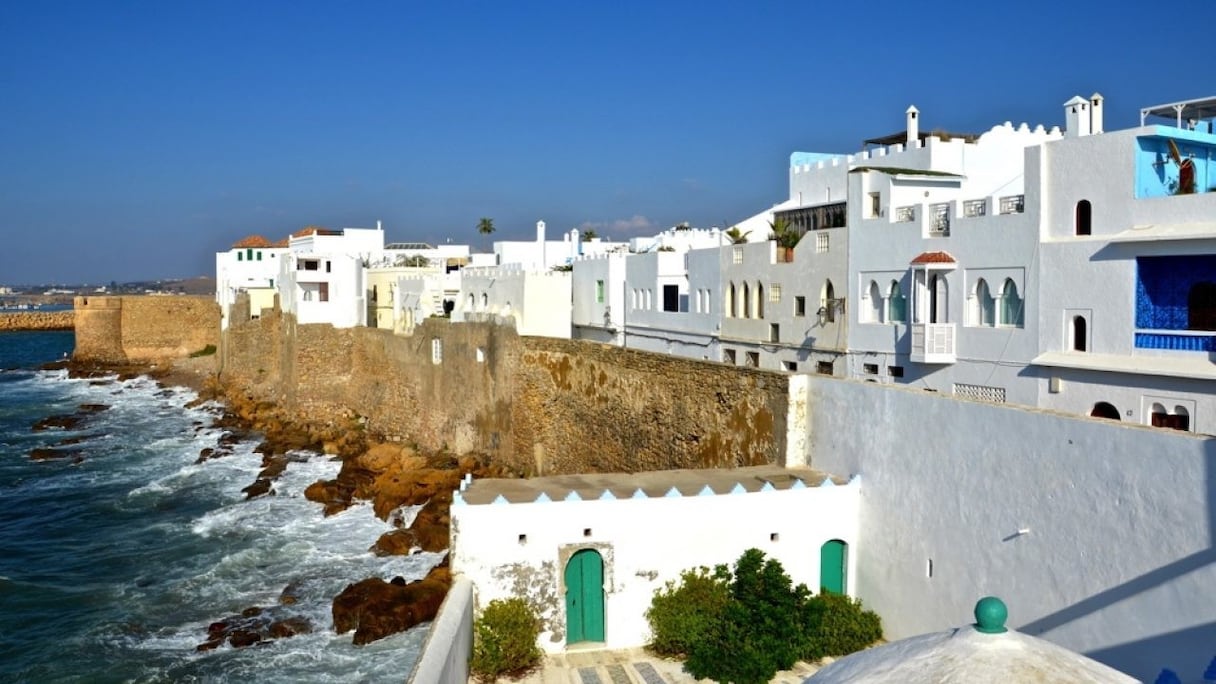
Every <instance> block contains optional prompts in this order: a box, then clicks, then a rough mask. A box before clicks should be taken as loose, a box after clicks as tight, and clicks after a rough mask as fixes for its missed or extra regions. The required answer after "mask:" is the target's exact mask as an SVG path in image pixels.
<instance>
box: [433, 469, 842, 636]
mask: <svg viewBox="0 0 1216 684" xmlns="http://www.w3.org/2000/svg"><path fill="white" fill-rule="evenodd" d="M859 491H860V482H858V481H856V480H855V481H853V482H851V483H850V484H848V485H836V486H828V487H822V486H821V487H804V488H800V489H785V490H775V491H764V492H754V493H740V494H710V495H702V496H667V497H658V498H636V499H618V500H594V501H549V502H543V503H519V504H508V503H499V504H483V505H469V504H464V503H461V502H454V503H453V505H452V508H451V514H452V544H451V548H452V552H451V553H452V556H451V559H452V560H451V562H452V571H453V572H454V573H458V574H460V575H463V576H466V577H468V578H469V579H471V580H472V581H473V584H474V586H475V587H476V589H477V600H478V603H479V605H485V604H486V603H488V602H489V601H492V600H494V599H496V598H507V597H510V596H524V597H527V598H529V599H530V600H532V601H533V602H534V604H535V605H537V606H538V607H539V608H540V609H541V612H542V617H543V619H544V620H545V631H544V632H542V634H541V637H540V640H541V646H542V647H543V648H544V649H545V650H547V651H549V652H558V651H562V650H564V649H565V646H566V644H565V599H564V587H563V586H562V582H563V573H564V569H565V564H566V561H568V560H569V558H570V557H571V556H572V555H573V554H574V553H575V552H576V551H578V550H580V549H585V548H591V549H595V550H596V551H598V552H599V553H600V555H601V556H602V557H603V559H604V585H605V587H604V588H605V593H606V600H605V610H604V612H605V638H606V643H605V647H607V648H627V647H633V646H640V645H643V644H645V643H646V642H647V640H648V639H649V636H650V635H649V627H648V625H647V623H646V618H645V612H646V609H647V608H648V607H649V606H650V601H651V599H652V598H653V596H654V593H655V591H656V590H658V589H661V588H662V587H663V586H664V584H665V583H666V582H667V581H668V580H676V579H678V578H679V574H680V572H681V571H682V570H686V569H689V568H693V567H697V566H701V565H704V566H708V567H712V566H714V565H717V564H720V563H724V564H727V565H730V564H733V563H734V561H735V560H737V559H738V557H739V556H740V555H741V554H742V553H743V551H745V550H747V549H749V548H758V549H760V550H761V551H764V552H765V554H766V555H767V556H769V557H772V558H776V559H777V560H779V561H780V562H781V564H782V565H783V566H784V568H785V571H786V573H788V574H789V575H790V577H791V578H792V579H793V580H794V582H796V583H797V582H804V583H806V585H807V586H809V587H818V586H819V549H820V547H821V546H822V545H823V543H824V542H827V541H830V540H832V539H839V540H842V541H844V542H846V543H847V544H848V545H849V553H848V580H847V586H848V587H852V586H853V584H854V579H855V574H856V569H855V565H856V564H855V561H854V559H855V558H856V557H857V556H858V554H857V553H856V552H855V551H856V545H857V543H858V539H859V535H858V525H857V508H858V499H859ZM774 534H775V535H777V537H776V541H773V540H772V535H774ZM520 535H526V538H527V539H526V543H520V539H519V538H520Z"/></svg>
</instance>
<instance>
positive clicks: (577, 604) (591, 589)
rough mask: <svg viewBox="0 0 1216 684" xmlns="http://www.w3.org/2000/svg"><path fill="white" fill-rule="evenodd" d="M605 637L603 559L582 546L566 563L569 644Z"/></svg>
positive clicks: (567, 632) (567, 633)
mask: <svg viewBox="0 0 1216 684" xmlns="http://www.w3.org/2000/svg"><path fill="white" fill-rule="evenodd" d="M603 640H604V561H603V559H602V558H600V554H599V553H597V552H596V551H593V550H591V549H583V550H582V551H579V552H578V553H576V554H574V556H573V557H572V558H570V562H569V563H567V564H566V643H568V644H574V643H578V642H580V641H603Z"/></svg>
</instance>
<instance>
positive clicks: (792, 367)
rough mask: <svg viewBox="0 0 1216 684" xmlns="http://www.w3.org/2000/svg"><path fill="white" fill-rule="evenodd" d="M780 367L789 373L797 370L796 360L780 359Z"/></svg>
mask: <svg viewBox="0 0 1216 684" xmlns="http://www.w3.org/2000/svg"><path fill="white" fill-rule="evenodd" d="M781 367H782V368H784V369H785V370H787V371H789V372H791V373H797V372H798V362H797V361H782V362H781Z"/></svg>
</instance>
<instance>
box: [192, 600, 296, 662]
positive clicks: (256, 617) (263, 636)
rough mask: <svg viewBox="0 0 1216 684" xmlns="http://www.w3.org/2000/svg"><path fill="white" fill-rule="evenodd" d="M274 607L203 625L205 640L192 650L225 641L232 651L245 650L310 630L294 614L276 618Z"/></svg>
mask: <svg viewBox="0 0 1216 684" xmlns="http://www.w3.org/2000/svg"><path fill="white" fill-rule="evenodd" d="M277 610H278V609H275V608H262V607H260V606H253V607H250V608H246V609H245V610H243V611H241V614H240V615H232V616H229V617H226V618H224V619H223V620H219V621H217V622H212V623H211V624H210V625H208V626H207V640H206V641H204V642H203V643H201V644H199V645H198V646H196V647H195V650H196V651H210V650H212V649H215V648H218V647H220V646H221V645H223V644H224V642H228V644H229V645H231V646H232V647H233V648H245V647H247V646H254V645H256V644H261V643H265V642H267V641H271V640H273V639H283V638H287V637H292V636H295V635H297V634H307V633H309V632H311V631H312V622H310V621H309V620H308V618H306V617H303V616H299V615H294V616H287V617H279V616H278V615H277V613H276V612H275V611H277Z"/></svg>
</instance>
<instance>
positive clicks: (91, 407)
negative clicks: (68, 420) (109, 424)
mask: <svg viewBox="0 0 1216 684" xmlns="http://www.w3.org/2000/svg"><path fill="white" fill-rule="evenodd" d="M108 408H110V407H109V406H108V405H106V404H81V405H80V406H77V407H76V409H77V411H78V412H80V413H84V414H91V413H101V412H102V411H105V410H106V409H108Z"/></svg>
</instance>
